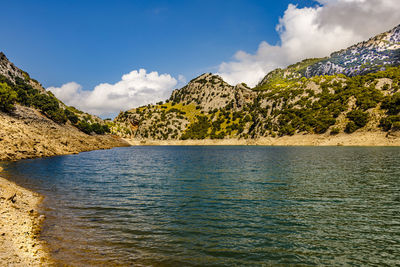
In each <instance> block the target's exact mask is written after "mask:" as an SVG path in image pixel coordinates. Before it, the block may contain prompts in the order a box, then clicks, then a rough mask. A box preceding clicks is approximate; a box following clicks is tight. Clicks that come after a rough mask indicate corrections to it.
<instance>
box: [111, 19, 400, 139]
mask: <svg viewBox="0 0 400 267" xmlns="http://www.w3.org/2000/svg"><path fill="white" fill-rule="evenodd" d="M399 32H400V27H399V26H398V27H396V28H395V29H393V30H391V31H389V32H386V33H384V34H381V35H378V36H376V37H374V38H371V39H370V40H369V41H366V42H363V43H360V44H357V45H354V46H352V47H350V48H348V49H345V50H342V51H340V52H337V53H333V54H332V56H331V57H329V58H324V59H308V60H304V61H302V62H299V63H296V64H294V65H291V66H289V67H288V68H286V69H277V70H274V71H272V72H270V73H269V74H268V75H267V76H266V77H265V78H264V79H263V80H262V81H261V82H260V84H259V85H258V86H256V87H255V88H253V89H250V88H247V87H246V86H245V85H243V84H240V85H237V86H230V85H229V84H227V83H226V82H224V81H223V80H222V78H220V77H218V76H215V75H212V74H203V75H201V76H199V77H197V78H195V79H193V80H192V81H191V82H189V84H188V85H186V86H185V87H183V88H181V89H179V90H175V91H174V92H173V93H172V95H171V98H170V99H169V100H167V102H166V103H165V104H162V103H159V104H158V105H148V106H144V107H140V108H137V109H132V110H129V111H127V112H122V113H121V114H120V115H119V116H118V117H117V118H116V119H115V123H117V124H118V125H124V127H126V131H125V133H124V135H125V136H131V137H133V138H136V139H139V140H147V139H155V140H176V139H226V138H245V139H249V138H260V137H277V136H285V135H289V136H290V135H295V134H302V135H303V134H325V135H327V136H329V135H336V134H339V133H346V134H351V133H353V132H371V131H375V132H382V131H387V132H388V134H389V135H397V131H398V130H400V115H399V111H400V108H399V105H400V92H399V86H400V83H399V80H400V67H398V65H400V58H399V51H400V50H399V48H400V45H399V36H400V34H399ZM332 64H334V67H332V66H333V65H332ZM327 66H331V67H329V68H328V67H327ZM346 74H347V75H346Z"/></svg>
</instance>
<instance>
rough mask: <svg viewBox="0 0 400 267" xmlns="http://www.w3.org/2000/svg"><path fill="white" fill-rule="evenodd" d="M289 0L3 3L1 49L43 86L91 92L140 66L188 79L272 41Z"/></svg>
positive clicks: (301, 2)
mask: <svg viewBox="0 0 400 267" xmlns="http://www.w3.org/2000/svg"><path fill="white" fill-rule="evenodd" d="M290 2H293V1H289V0H279V1H245V0H242V1H238V0H225V1H222V0H213V1H206V0H201V1H196V0H193V1H192V0H189V1H121V0H117V1H82V0H80V1H7V3H4V2H3V3H2V11H1V14H2V15H1V16H2V21H3V22H6V25H7V27H3V28H2V38H1V47H0V49H1V50H2V51H4V52H5V53H6V55H7V56H8V57H9V58H10V59H11V60H12V61H13V62H14V63H15V64H16V65H17V66H19V67H21V68H23V69H25V70H26V71H28V72H29V73H31V74H32V76H33V77H35V78H36V79H38V80H40V81H41V82H42V83H43V84H44V86H57V85H61V84H63V83H65V82H69V81H72V80H73V81H77V82H79V83H80V84H81V85H82V86H83V87H84V88H93V87H94V86H95V85H96V84H98V83H100V82H111V83H112V82H117V81H118V80H119V79H120V78H121V75H122V74H124V73H127V72H129V71H131V70H133V69H139V68H145V69H147V70H149V71H152V70H156V71H158V72H160V73H170V74H171V75H173V76H177V75H179V74H182V75H184V76H185V77H187V78H188V79H189V80H190V79H191V78H193V77H194V76H196V75H199V74H201V73H204V72H208V71H216V67H217V66H218V64H220V63H221V61H224V60H229V59H230V58H231V57H232V55H233V54H234V53H235V52H236V51H237V50H239V49H244V50H247V51H254V50H256V49H257V45H258V44H259V43H260V42H261V41H263V40H267V41H269V42H271V43H275V42H277V41H278V34H277V32H276V31H275V25H276V24H277V22H278V19H279V16H281V15H282V14H283V11H284V10H285V9H286V8H287V6H288V4H289V3H290ZM296 3H298V4H299V5H305V4H308V5H310V4H312V5H314V4H315V3H314V2H312V1H296Z"/></svg>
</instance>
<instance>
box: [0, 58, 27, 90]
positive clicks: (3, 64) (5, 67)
mask: <svg viewBox="0 0 400 267" xmlns="http://www.w3.org/2000/svg"><path fill="white" fill-rule="evenodd" d="M0 75H3V76H4V77H6V78H7V79H9V80H10V81H12V82H14V83H15V79H16V77H19V78H21V79H24V75H23V71H21V70H20V69H19V68H17V67H16V66H15V65H14V64H13V63H12V62H10V61H9V60H8V58H7V57H6V55H5V54H4V53H3V52H0Z"/></svg>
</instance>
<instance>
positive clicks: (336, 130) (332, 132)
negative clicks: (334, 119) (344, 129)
mask: <svg viewBox="0 0 400 267" xmlns="http://www.w3.org/2000/svg"><path fill="white" fill-rule="evenodd" d="M339 133H340V130H339V128H336V127H334V128H332V130H331V135H337V134H339Z"/></svg>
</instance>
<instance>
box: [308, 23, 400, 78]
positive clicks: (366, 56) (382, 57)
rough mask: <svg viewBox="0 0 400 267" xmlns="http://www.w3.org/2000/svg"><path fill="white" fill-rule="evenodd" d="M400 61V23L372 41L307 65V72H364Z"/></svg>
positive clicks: (311, 73)
mask: <svg viewBox="0 0 400 267" xmlns="http://www.w3.org/2000/svg"><path fill="white" fill-rule="evenodd" d="M399 64H400V25H399V26H397V27H395V28H394V29H392V30H390V31H388V32H385V33H382V34H380V35H378V36H375V37H374V38H371V39H369V40H368V41H365V42H362V43H359V44H356V45H353V46H351V47H349V48H347V49H344V50H341V51H339V52H335V53H332V54H331V56H330V57H329V58H327V59H323V60H321V61H320V62H317V63H314V64H312V65H310V66H308V67H307V69H306V71H305V73H304V75H305V76H306V77H313V76H317V75H333V74H339V73H342V74H345V75H347V76H354V75H362V74H367V73H371V72H376V71H378V70H385V69H386V67H388V66H398V65H399Z"/></svg>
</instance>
